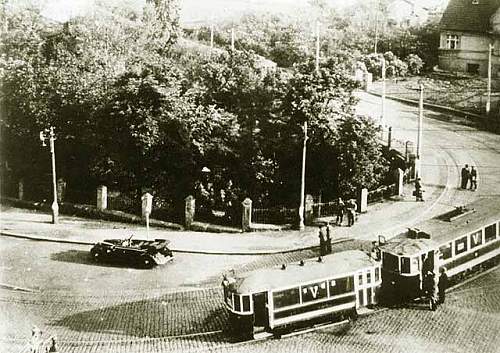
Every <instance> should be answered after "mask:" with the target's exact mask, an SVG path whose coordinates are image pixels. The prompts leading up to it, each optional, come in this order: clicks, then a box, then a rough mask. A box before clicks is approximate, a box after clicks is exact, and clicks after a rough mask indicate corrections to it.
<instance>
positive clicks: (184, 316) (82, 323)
mask: <svg viewBox="0 0 500 353" xmlns="http://www.w3.org/2000/svg"><path fill="white" fill-rule="evenodd" d="M227 321H228V315H227V311H226V310H225V309H224V307H223V303H222V300H221V293H220V290H219V288H214V289H206V290H202V291H193V292H183V293H170V294H167V295H163V296H159V297H155V298H149V299H145V300H139V301H131V302H124V303H121V304H118V305H113V306H109V307H104V308H98V309H94V310H88V311H82V312H79V313H75V314H71V315H68V316H66V317H64V318H62V319H60V320H57V321H54V322H52V323H51V325H52V326H54V327H57V326H59V327H65V328H67V329H70V330H72V331H76V332H87V333H88V332H93V333H98V335H97V337H95V335H92V337H95V339H96V341H97V340H106V339H109V337H106V336H108V335H109V334H111V335H119V336H130V337H131V340H135V339H137V338H144V337H150V338H161V337H172V336H180V335H192V334H199V333H209V332H213V331H222V330H224V329H225V328H226V326H227ZM222 336H225V335H224V334H223V335H222ZM185 339H189V337H186V338H185ZM193 339H196V338H195V337H193ZM211 339H216V340H217V342H220V341H221V335H218V336H217V338H216V337H213V338H209V337H206V338H204V340H211ZM222 339H223V340H225V338H224V337H223V338H222Z"/></svg>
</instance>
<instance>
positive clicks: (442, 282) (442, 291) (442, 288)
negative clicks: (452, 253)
mask: <svg viewBox="0 0 500 353" xmlns="http://www.w3.org/2000/svg"><path fill="white" fill-rule="evenodd" d="M440 272H441V275H440V276H439V283H438V290H439V292H438V297H439V299H438V304H444V300H445V297H446V289H447V288H448V274H447V273H446V268H445V267H441V269H440Z"/></svg>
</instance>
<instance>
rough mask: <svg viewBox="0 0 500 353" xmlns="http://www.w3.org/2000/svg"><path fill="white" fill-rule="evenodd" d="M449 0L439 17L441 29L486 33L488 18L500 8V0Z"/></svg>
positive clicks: (489, 29) (488, 25)
mask: <svg viewBox="0 0 500 353" xmlns="http://www.w3.org/2000/svg"><path fill="white" fill-rule="evenodd" d="M476 2H478V4H473V0H450V2H449V3H448V6H447V7H446V10H445V11H444V13H443V17H442V18H441V23H440V25H441V29H442V30H454V31H464V32H477V33H488V32H490V31H491V30H492V28H491V25H490V18H491V17H492V16H493V15H494V14H495V12H496V11H497V9H498V8H500V0H477V1H476Z"/></svg>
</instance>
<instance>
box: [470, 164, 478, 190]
mask: <svg viewBox="0 0 500 353" xmlns="http://www.w3.org/2000/svg"><path fill="white" fill-rule="evenodd" d="M476 189H477V169H476V168H474V167H473V166H472V167H471V170H470V190H474V191H476Z"/></svg>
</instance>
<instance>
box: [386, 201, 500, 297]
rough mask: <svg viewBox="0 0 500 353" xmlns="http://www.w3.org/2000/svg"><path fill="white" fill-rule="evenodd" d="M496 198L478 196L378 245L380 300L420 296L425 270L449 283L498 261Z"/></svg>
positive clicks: (499, 240)
mask: <svg viewBox="0 0 500 353" xmlns="http://www.w3.org/2000/svg"><path fill="white" fill-rule="evenodd" d="M499 227H500V199H499V198H495V197H489V198H482V199H479V200H477V201H475V202H472V203H470V204H468V205H466V206H461V207H456V208H455V209H454V210H452V211H450V212H447V213H444V214H442V215H440V216H437V217H435V218H432V219H429V220H427V221H424V222H421V223H419V224H417V225H416V227H415V228H412V229H409V230H408V231H407V232H405V233H402V234H400V235H398V236H396V237H395V238H393V239H391V240H390V241H389V242H387V243H385V244H384V242H383V241H382V242H380V244H379V248H378V250H379V254H380V257H381V260H382V289H381V296H382V297H383V300H384V301H387V302H388V303H390V302H407V301H410V300H413V299H417V298H419V297H422V296H423V295H424V288H423V282H424V280H425V276H426V275H427V274H428V273H429V272H431V271H432V272H433V273H435V274H439V272H440V270H441V269H442V268H445V269H446V270H447V274H448V277H449V278H450V280H452V281H454V282H458V281H460V280H461V279H462V278H463V277H464V276H466V275H468V274H469V273H471V272H473V271H476V270H481V269H482V268H484V267H489V266H491V265H494V264H496V263H498V260H499V257H500V256H499V255H500V236H499V231H500V229H499Z"/></svg>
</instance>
